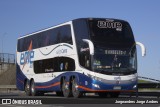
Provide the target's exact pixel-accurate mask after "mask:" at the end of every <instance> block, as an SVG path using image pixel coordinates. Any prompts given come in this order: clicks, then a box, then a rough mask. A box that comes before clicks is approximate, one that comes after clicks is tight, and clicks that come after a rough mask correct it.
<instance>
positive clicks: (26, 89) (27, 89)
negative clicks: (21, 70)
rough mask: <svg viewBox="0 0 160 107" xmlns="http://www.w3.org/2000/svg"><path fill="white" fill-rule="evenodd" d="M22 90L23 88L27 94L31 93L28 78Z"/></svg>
mask: <svg viewBox="0 0 160 107" xmlns="http://www.w3.org/2000/svg"><path fill="white" fill-rule="evenodd" d="M24 90H25V93H26V95H27V96H30V95H31V92H30V84H29V80H26V81H25V86H24Z"/></svg>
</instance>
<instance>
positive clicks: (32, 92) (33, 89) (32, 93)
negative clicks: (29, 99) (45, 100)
mask: <svg viewBox="0 0 160 107" xmlns="http://www.w3.org/2000/svg"><path fill="white" fill-rule="evenodd" d="M30 90H31V96H35V95H36V90H35V83H34V80H32V81H31V89H30Z"/></svg>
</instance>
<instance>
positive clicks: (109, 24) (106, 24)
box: [97, 20, 122, 31]
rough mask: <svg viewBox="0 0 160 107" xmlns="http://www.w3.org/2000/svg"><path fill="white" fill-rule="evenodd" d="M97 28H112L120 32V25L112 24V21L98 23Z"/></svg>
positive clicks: (117, 23)
mask: <svg viewBox="0 0 160 107" xmlns="http://www.w3.org/2000/svg"><path fill="white" fill-rule="evenodd" d="M97 26H98V27H99V28H112V29H116V30H118V31H122V23H120V22H113V21H110V20H109V21H108V20H107V21H98V24H97Z"/></svg>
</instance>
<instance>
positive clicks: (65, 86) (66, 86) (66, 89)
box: [62, 79, 71, 97]
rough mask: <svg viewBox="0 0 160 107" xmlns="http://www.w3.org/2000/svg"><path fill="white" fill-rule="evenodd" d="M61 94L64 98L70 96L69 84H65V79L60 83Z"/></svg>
mask: <svg viewBox="0 0 160 107" xmlns="http://www.w3.org/2000/svg"><path fill="white" fill-rule="evenodd" d="M62 92H63V95H64V97H70V96H71V90H70V88H69V84H68V83H67V81H66V80H65V79H63V83H62Z"/></svg>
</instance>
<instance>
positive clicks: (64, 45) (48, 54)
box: [39, 44, 73, 56]
mask: <svg viewBox="0 0 160 107" xmlns="http://www.w3.org/2000/svg"><path fill="white" fill-rule="evenodd" d="M60 46H62V45H58V46H56V47H55V48H53V49H52V50H51V51H50V52H49V53H47V54H44V53H43V52H42V51H41V50H40V49H39V51H40V52H41V54H42V55H44V56H47V55H49V54H50V53H52V52H53V51H54V50H55V49H56V48H58V47H60ZM63 46H66V47H69V48H71V49H73V48H72V47H71V46H69V45H67V44H63Z"/></svg>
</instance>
